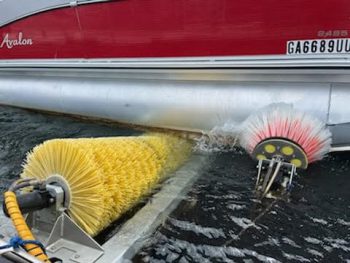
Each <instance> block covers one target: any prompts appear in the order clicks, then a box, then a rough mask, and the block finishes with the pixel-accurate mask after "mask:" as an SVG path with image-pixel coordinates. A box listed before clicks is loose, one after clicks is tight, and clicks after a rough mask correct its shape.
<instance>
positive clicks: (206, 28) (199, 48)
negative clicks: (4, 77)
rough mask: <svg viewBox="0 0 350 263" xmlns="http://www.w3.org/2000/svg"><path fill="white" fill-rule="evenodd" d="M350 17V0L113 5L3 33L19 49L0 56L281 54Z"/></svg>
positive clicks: (154, 0)
mask: <svg viewBox="0 0 350 263" xmlns="http://www.w3.org/2000/svg"><path fill="white" fill-rule="evenodd" d="M257 2H258V3H257ZM349 17H350V5H349V2H348V0H334V1H327V0H310V1H304V0H289V1H281V0H262V1H256V0H244V1H243V0H241V1H233V0H207V1H200V0H178V1H174V0H144V1H139V0H122V1H112V2H107V3H102V4H101V3H99V4H89V5H83V6H77V7H71V8H63V9H59V10H53V11H48V12H44V13H40V14H36V15H33V16H31V17H28V18H25V19H22V20H20V21H17V22H14V23H11V24H9V25H7V26H4V27H2V28H0V36H2V38H1V39H0V41H1V40H3V39H4V38H5V37H6V35H7V34H9V35H8V39H9V40H16V39H17V40H18V38H19V34H20V33H22V42H21V41H17V42H20V43H17V44H23V45H13V44H14V42H12V45H13V47H12V48H9V47H8V46H7V44H4V43H2V44H3V46H2V48H0V59H22V58H23V59H35V58H132V57H133V58H134V57H145V58H146V57H182V56H238V55H279V54H286V43H287V41H288V40H302V39H316V38H318V39H319V38H324V37H327V38H338V37H350V36H349V35H347V34H348V33H347V32H349V34H350V23H349ZM339 32H341V34H343V35H338V33H339ZM344 34H346V36H345V35H344ZM26 39H27V40H29V39H30V40H31V41H32V44H31V45H30V44H28V43H27V44H26V43H25V42H23V41H24V40H26ZM0 44H1V43H0Z"/></svg>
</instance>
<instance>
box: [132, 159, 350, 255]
mask: <svg viewBox="0 0 350 263" xmlns="http://www.w3.org/2000/svg"><path fill="white" fill-rule="evenodd" d="M211 159H212V160H211V161H212V164H211V165H210V168H209V169H208V170H207V171H205V172H204V173H203V175H202V176H201V177H200V179H199V180H198V181H197V182H196V183H195V185H194V186H193V187H192V189H191V191H190V192H189V193H188V196H187V199H186V200H184V201H183V202H182V203H181V204H180V206H179V207H178V208H177V209H176V210H175V211H174V212H173V213H172V214H171V215H170V218H169V219H168V220H166V222H165V223H164V225H163V226H162V227H160V228H159V229H158V231H157V232H156V233H155V234H154V235H153V236H152V237H151V238H150V239H149V240H148V244H147V245H146V246H145V247H144V248H143V249H142V251H140V252H139V253H138V255H137V256H136V257H135V258H134V261H135V262H137V261H140V262H350V231H349V230H350V191H349V190H350V171H349V168H350V167H349V159H350V154H349V153H346V154H344V153H343V154H338V155H333V156H329V157H327V158H326V160H325V161H323V162H321V163H317V164H314V165H311V166H310V169H309V170H308V171H307V172H304V173H303V174H302V175H300V177H299V178H298V179H297V180H296V183H295V187H294V189H293V191H292V194H291V196H290V200H289V202H286V201H283V200H279V201H278V200H275V201H274V200H265V201H264V202H263V203H261V202H260V201H259V200H257V199H255V196H254V194H253V188H254V184H255V181H254V177H255V175H256V170H255V166H254V164H253V163H252V161H251V160H250V159H249V157H247V156H246V155H240V154H232V153H221V154H216V155H213V156H211Z"/></svg>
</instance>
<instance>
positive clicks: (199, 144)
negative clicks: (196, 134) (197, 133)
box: [195, 122, 239, 153]
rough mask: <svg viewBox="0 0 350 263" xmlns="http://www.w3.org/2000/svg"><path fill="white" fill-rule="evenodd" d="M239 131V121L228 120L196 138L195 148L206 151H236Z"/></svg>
mask: <svg viewBox="0 0 350 263" xmlns="http://www.w3.org/2000/svg"><path fill="white" fill-rule="evenodd" d="M238 133H239V125H238V124H237V123H233V122H227V123H225V124H223V125H221V126H216V127H214V128H213V129H212V130H211V131H209V132H207V133H203V135H202V136H201V137H200V138H198V139H196V145H195V150H196V151H199V152H205V153H213V152H229V151H234V150H236V148H235V147H236V146H237V137H238Z"/></svg>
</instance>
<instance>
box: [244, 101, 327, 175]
mask: <svg viewBox="0 0 350 263" xmlns="http://www.w3.org/2000/svg"><path fill="white" fill-rule="evenodd" d="M268 139H278V140H283V142H284V143H285V142H291V147H292V148H295V149H296V150H297V149H298V147H300V148H301V149H302V151H303V152H304V155H305V157H306V166H307V162H308V163H311V162H314V161H317V160H321V159H322V158H323V157H324V155H325V154H327V153H328V152H329V150H330V148H331V133H330V131H329V130H328V129H327V127H326V125H325V123H323V122H322V121H321V120H319V119H317V118H315V117H313V116H310V115H308V114H306V113H304V112H301V111H298V110H296V109H293V108H292V106H291V105H288V104H282V103H281V104H272V105H269V106H268V107H266V108H264V109H262V110H261V111H260V112H257V113H255V114H252V115H251V116H249V117H248V119H247V120H246V121H245V122H244V123H243V125H242V130H241V132H240V137H239V141H240V144H241V146H242V147H243V148H244V149H245V150H246V151H247V152H248V153H249V154H251V155H253V152H254V151H255V149H256V147H257V146H258V145H259V144H261V143H262V142H264V141H266V140H268ZM265 146H266V147H267V148H266V150H267V151H270V152H272V151H273V150H275V149H274V148H273V147H274V146H273V145H272V146H269V145H265ZM269 147H270V148H269ZM285 149H286V152H287V150H288V149H289V151H290V152H291V150H290V148H285ZM262 156H263V155H262ZM298 164H299V166H301V164H300V163H299V162H298ZM297 166H298V165H297ZM304 168H306V167H304Z"/></svg>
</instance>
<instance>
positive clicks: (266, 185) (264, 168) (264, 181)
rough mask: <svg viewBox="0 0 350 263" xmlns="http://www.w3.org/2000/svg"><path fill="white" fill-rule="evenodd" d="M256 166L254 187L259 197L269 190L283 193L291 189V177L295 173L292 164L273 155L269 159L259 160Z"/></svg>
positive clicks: (265, 194) (264, 195)
mask: <svg viewBox="0 0 350 263" xmlns="http://www.w3.org/2000/svg"><path fill="white" fill-rule="evenodd" d="M257 168H258V176H257V180H256V185H255V189H256V191H257V192H258V194H259V195H260V197H261V198H264V197H266V196H267V194H268V193H269V192H270V190H273V191H275V192H281V194H284V193H285V192H286V191H289V190H290V189H291V186H292V181H293V177H294V175H296V166H295V165H294V164H291V163H287V162H284V161H282V159H281V158H279V157H274V158H272V159H271V160H266V159H265V160H259V163H258V165H257Z"/></svg>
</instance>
